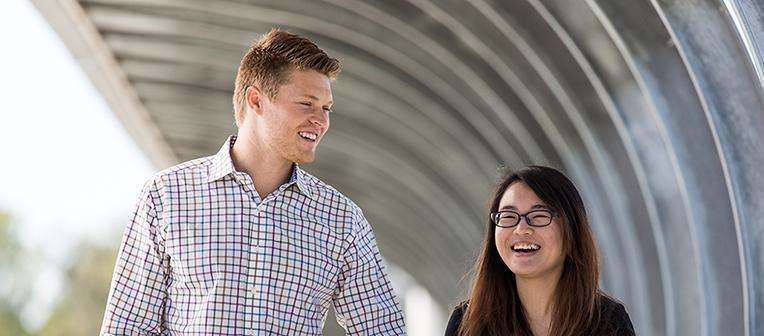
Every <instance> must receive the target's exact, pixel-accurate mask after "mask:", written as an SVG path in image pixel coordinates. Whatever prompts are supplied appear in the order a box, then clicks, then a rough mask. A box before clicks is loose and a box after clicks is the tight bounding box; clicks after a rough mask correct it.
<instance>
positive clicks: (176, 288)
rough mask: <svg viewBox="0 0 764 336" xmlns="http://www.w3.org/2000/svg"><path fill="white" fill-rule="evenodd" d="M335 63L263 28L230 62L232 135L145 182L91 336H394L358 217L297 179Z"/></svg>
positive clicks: (393, 315)
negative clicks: (330, 318)
mask: <svg viewBox="0 0 764 336" xmlns="http://www.w3.org/2000/svg"><path fill="white" fill-rule="evenodd" d="M339 72H340V66H339V62H338V61H337V60H336V59H334V58H330V57H329V56H327V55H326V53H324V51H322V50H321V49H319V48H318V46H316V45H315V44H314V43H313V42H311V41H309V40H307V39H305V38H303V37H300V36H297V35H293V34H290V33H287V32H283V31H280V30H273V31H271V32H270V33H268V34H266V35H264V36H263V37H262V38H261V39H260V40H258V41H256V42H255V43H254V44H253V46H252V47H251V48H250V49H249V51H248V52H247V54H246V55H245V56H244V58H243V59H242V61H241V65H240V67H239V72H238V75H237V78H236V88H235V92H234V99H233V103H234V108H235V116H236V124H237V126H238V128H239V129H238V135H237V136H235V137H234V136H232V137H230V138H229V139H228V141H227V142H226V143H225V144H224V145H223V147H222V148H221V149H220V151H219V152H218V153H217V155H214V156H211V157H205V158H201V159H196V160H193V161H189V162H185V163H182V164H180V165H177V166H175V167H172V168H169V169H167V170H165V171H162V172H160V173H158V174H157V175H156V176H155V177H154V178H153V179H152V180H150V181H149V182H148V183H147V184H146V186H145V187H144V189H143V192H142V196H141V199H140V201H139V203H138V206H137V209H136V211H135V212H134V215H133V217H132V219H131V221H130V223H129V224H128V226H127V229H126V230H125V234H124V238H123V241H122V246H121V248H120V252H119V257H118V258H117V265H116V268H115V270H114V278H113V280H112V286H111V291H110V294H109V299H108V302H107V307H106V314H105V317H104V324H103V327H102V331H101V334H102V335H146V334H162V335H165V334H169V335H320V334H321V332H322V328H323V323H324V319H325V317H326V313H327V310H328V309H329V307H330V305H332V304H333V305H334V307H335V309H336V311H337V320H338V322H339V323H340V324H341V325H343V326H344V327H345V329H346V330H347V332H348V335H401V334H404V325H403V316H402V313H401V311H400V308H399V305H398V303H397V302H396V298H395V296H394V294H393V292H392V289H391V286H390V282H389V280H388V277H387V275H386V274H385V268H384V265H383V262H382V258H381V256H380V254H379V251H378V249H377V244H376V240H375V238H374V233H373V232H372V229H371V227H370V226H369V223H368V222H367V221H366V219H365V218H364V216H363V214H362V212H361V210H360V209H359V208H358V206H357V205H355V204H354V203H353V202H352V201H351V200H349V199H348V198H346V197H345V196H343V195H342V194H340V193H339V192H338V191H337V190H335V189H334V188H332V187H330V186H328V185H326V184H324V183H323V182H321V181H320V180H318V179H317V178H315V177H313V176H311V175H310V174H308V173H306V172H305V171H303V170H302V169H300V168H299V167H298V165H297V164H298V163H303V162H311V161H313V159H314V157H315V152H316V146H317V145H318V143H319V142H320V141H321V139H322V137H323V136H324V134H326V131H327V129H328V128H329V115H330V112H331V108H332V90H331V81H332V80H334V79H335V78H336V77H337V75H338V74H339Z"/></svg>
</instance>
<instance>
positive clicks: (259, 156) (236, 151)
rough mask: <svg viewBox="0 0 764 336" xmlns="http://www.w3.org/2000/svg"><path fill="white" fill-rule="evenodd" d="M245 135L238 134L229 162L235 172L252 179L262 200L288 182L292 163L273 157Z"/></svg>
mask: <svg viewBox="0 0 764 336" xmlns="http://www.w3.org/2000/svg"><path fill="white" fill-rule="evenodd" d="M247 134H248V132H239V136H238V137H237V138H236V142H235V143H234V144H233V148H232V149H231V160H233V165H234V167H236V170H238V171H243V172H245V173H247V175H249V177H250V178H252V183H254V185H255V190H257V193H258V194H259V195H260V199H264V198H265V196H267V195H268V194H270V193H272V192H273V191H274V190H276V189H277V188H278V187H279V186H281V185H282V184H284V183H285V182H287V181H288V180H289V176H290V174H291V172H292V162H288V161H286V160H284V159H283V158H281V157H280V156H278V155H274V153H273V152H272V151H271V150H269V149H267V148H264V146H263V145H262V143H261V142H260V141H258V139H256V138H254V137H249V136H247ZM250 134H251V133H250Z"/></svg>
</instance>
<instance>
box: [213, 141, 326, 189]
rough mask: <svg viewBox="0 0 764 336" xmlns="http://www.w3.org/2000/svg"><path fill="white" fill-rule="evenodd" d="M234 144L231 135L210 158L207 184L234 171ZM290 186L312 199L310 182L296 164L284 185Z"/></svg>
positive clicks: (293, 165)
mask: <svg viewBox="0 0 764 336" xmlns="http://www.w3.org/2000/svg"><path fill="white" fill-rule="evenodd" d="M235 142H236V136H235V135H231V136H229V137H228V139H227V140H226V142H225V143H224V144H223V146H222V147H220V150H219V151H218V152H217V154H215V156H213V157H212V164H211V165H210V167H209V169H208V172H207V182H208V183H209V182H214V181H217V180H219V179H221V178H223V177H224V176H227V175H229V174H232V173H234V172H235V171H236V168H235V167H234V165H233V160H232V159H231V150H232V149H233V144H234V143H235ZM292 184H297V188H299V189H300V191H301V192H302V193H303V194H305V196H308V197H310V198H313V196H312V194H311V189H310V187H309V186H310V180H309V177H308V174H307V173H306V172H305V171H304V170H302V169H301V168H300V167H299V166H298V165H297V163H294V164H292V175H291V176H290V177H289V182H287V183H286V187H289V186H291V185H292Z"/></svg>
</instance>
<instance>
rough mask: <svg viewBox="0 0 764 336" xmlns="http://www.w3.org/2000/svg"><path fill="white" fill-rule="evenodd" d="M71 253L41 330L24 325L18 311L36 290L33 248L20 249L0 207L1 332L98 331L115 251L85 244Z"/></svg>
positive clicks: (43, 335)
mask: <svg viewBox="0 0 764 336" xmlns="http://www.w3.org/2000/svg"><path fill="white" fill-rule="evenodd" d="M73 255H74V258H73V259H72V261H71V263H70V265H69V266H64V267H65V268H66V271H65V277H64V284H63V290H62V293H61V294H62V296H61V297H60V299H59V300H58V301H57V303H56V305H55V306H54V307H53V309H52V310H51V311H50V316H49V317H48V320H47V321H46V322H45V323H44V324H43V326H42V327H41V328H40V329H39V330H34V331H30V330H26V329H25V327H24V324H23V323H22V321H23V318H22V311H23V309H24V305H25V303H26V302H25V299H27V298H28V297H29V294H30V293H31V291H32V290H34V288H33V287H32V286H33V283H34V281H33V279H32V277H34V276H35V272H34V270H32V269H30V264H31V265H32V267H33V265H34V262H30V261H33V260H34V258H35V253H34V251H28V250H25V249H24V247H23V246H22V244H21V243H20V242H19V240H18V237H17V235H16V231H15V230H14V226H13V223H12V221H11V218H10V216H9V215H8V214H6V213H3V212H0V336H5V335H8V336H11V335H13V336H26V335H39V336H54V335H55V336H58V335H62V336H63V335H98V331H99V329H100V327H101V321H102V318H103V312H104V307H105V304H106V296H107V295H108V292H109V284H110V281H111V275H112V271H113V269H114V261H115V260H116V255H117V251H116V250H115V249H113V248H109V247H103V246H98V245H94V244H90V243H85V244H82V245H80V246H79V247H78V248H76V250H75V253H74V254H73Z"/></svg>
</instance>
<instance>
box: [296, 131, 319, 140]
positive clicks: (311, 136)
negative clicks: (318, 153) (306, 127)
mask: <svg viewBox="0 0 764 336" xmlns="http://www.w3.org/2000/svg"><path fill="white" fill-rule="evenodd" d="M298 134H299V135H300V136H301V137H303V138H305V139H308V140H310V141H316V137H317V136H316V134H315V133H308V132H299V133H298Z"/></svg>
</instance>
